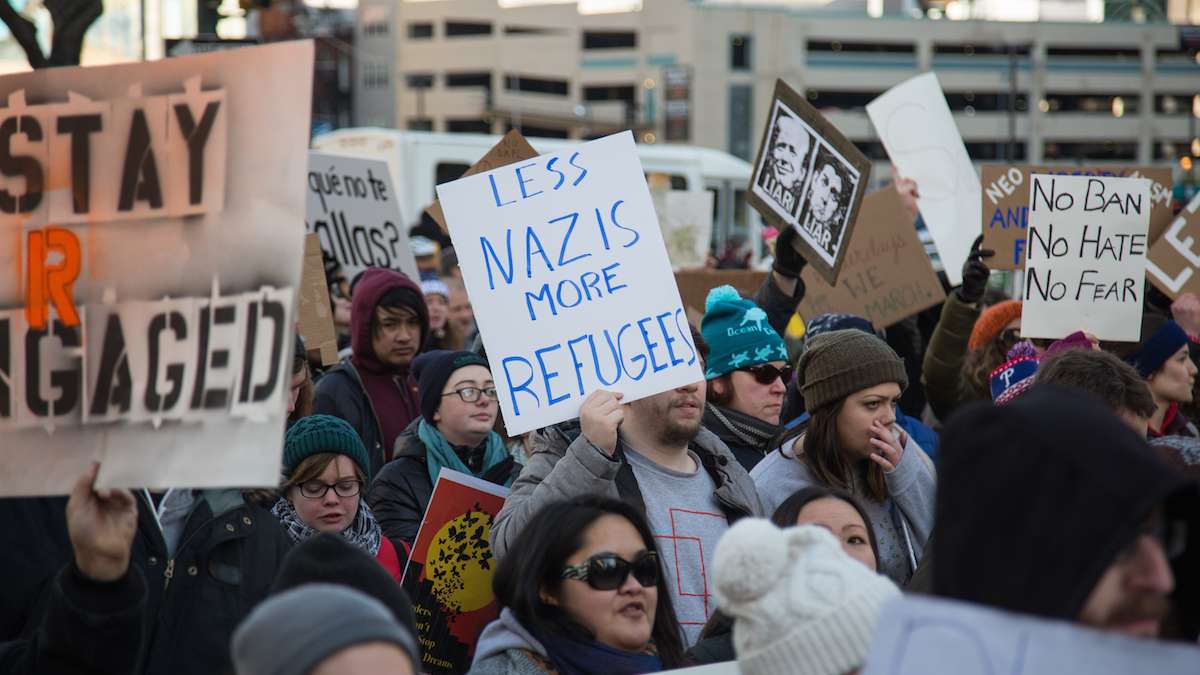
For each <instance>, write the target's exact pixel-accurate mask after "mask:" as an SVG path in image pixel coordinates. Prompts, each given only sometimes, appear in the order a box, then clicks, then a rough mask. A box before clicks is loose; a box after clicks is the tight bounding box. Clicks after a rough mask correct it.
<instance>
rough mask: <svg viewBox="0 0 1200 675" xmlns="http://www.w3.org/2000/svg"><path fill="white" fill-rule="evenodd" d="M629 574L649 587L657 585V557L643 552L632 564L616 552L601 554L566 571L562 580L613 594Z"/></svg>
mask: <svg viewBox="0 0 1200 675" xmlns="http://www.w3.org/2000/svg"><path fill="white" fill-rule="evenodd" d="M630 574H633V578H634V579H636V580H637V582H638V583H639V584H641V585H642V586H644V587H646V588H649V587H651V586H654V585H655V584H657V583H658V574H659V568H658V554H657V553H655V552H654V551H643V552H642V553H640V554H639V555H638V556H637V557H636V558H634V559H633V562H629V561H628V560H625V559H624V558H622V557H620V556H618V555H617V554H615V553H601V554H599V555H594V556H592V557H590V558H588V559H587V560H586V561H585V562H582V563H580V564H578V565H572V566H570V567H568V568H566V569H565V570H563V573H562V578H563V579H576V580H578V581H586V582H587V585H588V586H591V587H592V588H594V589H596V590H597V591H613V590H616V589H618V588H620V587H621V586H623V585H625V580H626V579H628V578H629V575H630Z"/></svg>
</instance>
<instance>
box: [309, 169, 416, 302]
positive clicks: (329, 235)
mask: <svg viewBox="0 0 1200 675" xmlns="http://www.w3.org/2000/svg"><path fill="white" fill-rule="evenodd" d="M307 206H308V217H307V218H306V220H305V221H304V222H305V228H307V230H308V231H309V232H312V233H315V234H317V235H318V236H320V237H321V248H322V249H323V250H324V251H325V252H326V253H328V254H329V255H330V256H332V257H333V259H334V260H336V261H338V264H340V265H341V266H342V272H343V273H344V274H345V275H346V278H347V279H353V278H354V275H356V274H358V273H359V272H361V271H363V270H365V269H366V268H368V267H386V268H388V269H393V270H396V271H397V272H403V273H404V274H406V275H408V278H410V279H414V280H415V279H420V278H421V275H420V273H419V272H418V271H417V261H416V259H415V258H413V253H412V248H410V247H409V245H408V228H407V227H405V226H404V218H403V216H401V215H400V213H401V210H400V202H399V201H398V195H397V194H396V191H395V190H394V189H393V186H392V179H391V174H390V173H389V172H388V165H387V162H384V161H380V160H377V159H362V158H360V157H343V156H340V155H326V154H322V153H319V152H310V153H308V202H307Z"/></svg>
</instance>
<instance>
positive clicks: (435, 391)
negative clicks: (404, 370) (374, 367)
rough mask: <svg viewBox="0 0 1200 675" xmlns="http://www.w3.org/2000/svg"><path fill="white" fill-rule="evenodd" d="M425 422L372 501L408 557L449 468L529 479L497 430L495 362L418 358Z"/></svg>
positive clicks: (400, 441)
mask: <svg viewBox="0 0 1200 675" xmlns="http://www.w3.org/2000/svg"><path fill="white" fill-rule="evenodd" d="M412 372H413V376H414V377H416V378H417V390H418V397H419V398H420V403H421V416H420V417H418V418H417V419H415V420H413V422H412V424H409V425H408V428H406V429H405V430H404V432H403V433H401V434H400V436H399V437H397V438H396V445H395V448H394V450H395V452H394V455H395V459H393V460H392V461H391V462H388V463H387V464H385V465H384V467H383V469H382V470H381V471H380V472H379V476H378V477H376V479H375V482H374V483H372V485H371V491H370V494H368V495H367V501H368V502H369V503H370V504H371V508H372V509H373V510H374V511H375V513H376V514H377V515H378V516H379V523H380V525H382V526H383V532H384V534H385V535H387V536H388V537H389V538H390V539H391V540H392V543H394V544H395V545H396V546H397V548H398V549H401V550H404V551H405V552H408V551H409V550H411V548H412V544H413V541H414V540H415V539H416V538H417V530H418V529H420V527H421V519H422V518H423V517H424V515H425V509H427V508H428V507H429V499H430V498H431V497H432V496H433V487H434V485H435V484H436V483H437V477H438V474H439V473H440V472H441V470H442V469H443V468H446V469H451V470H453V471H458V472H460V473H465V474H468V475H471V476H474V477H476V478H481V479H483V480H486V481H489V482H492V483H495V484H497V485H510V484H512V481H513V479H515V478H516V477H517V475H519V474H520V473H521V465H520V464H517V463H516V461H515V460H513V458H512V456H511V455H510V454H509V452H508V449H507V447H506V446H505V445H504V440H503V439H502V438H501V437H500V435H499V434H497V433H496V432H495V431H493V428H494V427H495V425H496V416H497V415H498V414H499V409H500V405H499V402H498V400H497V399H496V384H495V383H494V382H493V381H492V372H491V371H490V370H489V369H488V363H487V360H486V359H484V358H483V357H482V356H480V355H478V354H476V353H474V352H465V351H461V352H452V351H446V350H437V351H432V352H426V353H425V354H422V355H420V356H418V357H417V358H416V359H414V360H413V364H412Z"/></svg>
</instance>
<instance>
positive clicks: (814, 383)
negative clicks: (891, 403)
mask: <svg viewBox="0 0 1200 675" xmlns="http://www.w3.org/2000/svg"><path fill="white" fill-rule="evenodd" d="M796 381H797V382H799V383H800V393H801V394H802V395H803V396H804V407H805V409H807V410H808V412H810V413H811V412H812V411H814V410H816V409H817V408H820V407H822V406H824V405H827V404H829V403H833V402H834V401H837V400H839V399H842V398H845V397H846V396H849V395H850V394H853V393H854V392H856V391H861V390H863V389H867V388H869V387H874V386H875V385H878V384H883V383H885V382H895V383H897V384H899V385H900V389H901V390H904V389H906V388H907V387H908V373H906V372H905V370H904V361H902V360H901V359H900V357H899V356H896V352H895V351H893V350H892V348H891V347H889V346H888V344H887V343H886V342H884V341H883V340H880V339H879V338H877V337H875V336H874V335H868V334H867V333H864V332H862V331H860V330H835V331H830V332H828V333H822V334H820V335H818V336H816V337H814V338H813V339H812V342H810V343H809V345H808V348H807V349H806V350H805V351H804V354H803V355H801V356H800V362H799V363H798V364H797V366H796Z"/></svg>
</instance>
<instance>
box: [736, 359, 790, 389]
mask: <svg viewBox="0 0 1200 675" xmlns="http://www.w3.org/2000/svg"><path fill="white" fill-rule="evenodd" d="M738 370H741V371H743V372H746V373H750V374H751V375H753V376H754V381H755V382H757V383H759V384H774V383H775V378H777V377H778V378H780V379H782V380H783V383H784V384H787V383H788V382H791V381H792V372H793V370H794V369H793V368H792V367H791V366H784V367H782V368H776V367H775V366H773V365H771V364H769V363H764V364H762V365H758V366H750V367H749V368H739V369H738Z"/></svg>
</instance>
